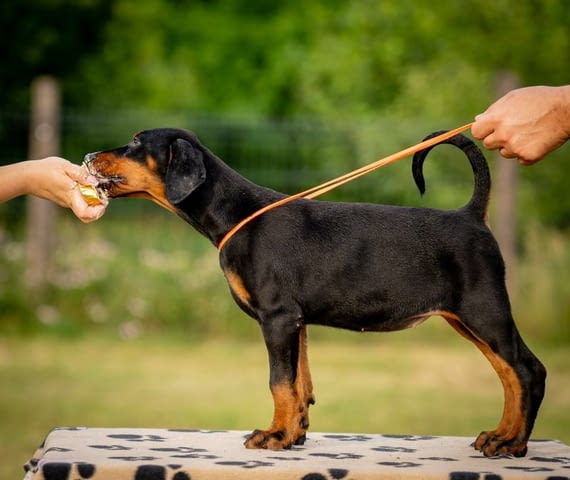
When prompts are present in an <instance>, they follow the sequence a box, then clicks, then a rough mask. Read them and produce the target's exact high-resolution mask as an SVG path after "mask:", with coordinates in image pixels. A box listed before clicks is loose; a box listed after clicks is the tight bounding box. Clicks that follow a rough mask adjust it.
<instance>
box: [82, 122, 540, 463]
mask: <svg viewBox="0 0 570 480" xmlns="http://www.w3.org/2000/svg"><path fill="white" fill-rule="evenodd" d="M445 143H450V144H452V145H455V146H457V147H459V148H460V149H461V150H462V151H463V152H464V153H465V155H466V156H467V158H468V160H469V162H470V164H471V167H472V169H473V172H474V176H475V187H474V192H473V195H472V198H471V199H470V201H469V202H468V203H467V204H466V205H465V206H464V207H462V208H459V209H457V210H452V211H445V210H435V209H429V208H406V207H400V206H387V205H376V204H364V203H337V202H326V201H316V200H305V199H300V200H295V201H294V202H291V203H288V204H287V205H284V206H281V207H279V208H277V209H275V210H272V211H270V212H268V213H265V214H264V215H261V216H260V217H258V218H256V219H255V220H253V221H252V222H250V223H248V224H247V225H246V226H245V227H244V228H242V229H241V230H240V231H239V232H237V233H236V234H235V235H234V236H233V237H232V238H231V239H230V240H229V241H228V243H227V244H226V245H225V247H224V248H223V249H222V250H221V252H220V265H221V268H222V270H223V272H224V275H225V277H226V279H227V282H228V284H229V288H230V290H231V293H232V295H233V298H234V299H235V301H236V302H237V304H238V305H239V306H240V307H241V308H242V309H243V310H244V311H245V312H246V313H247V314H249V315H250V316H251V317H253V318H254V319H255V320H257V322H258V323H259V325H260V327H261V330H262V332H263V336H264V339H265V343H266V346H267V350H268V352H269V366H270V389H271V393H272V395H273V401H274V408H275V410H274V416H273V421H272V423H271V425H270V426H269V428H267V430H254V431H253V432H252V433H251V434H250V435H249V436H248V438H247V440H246V441H245V446H246V447H247V448H268V449H282V448H289V447H291V445H298V444H302V443H303V442H304V440H305V435H306V432H307V429H308V427H309V415H308V410H309V406H310V405H311V404H313V403H314V402H315V397H314V396H313V386H312V382H311V375H310V372H309V364H308V359H307V325H311V324H317V325H328V326H331V327H337V328H344V329H349V330H356V331H362V332H366V331H374V332H386V331H394V330H400V329H404V328H408V327H412V326H415V325H418V324H419V323H421V322H423V321H424V320H426V319H427V318H428V317H431V316H433V315H439V316H441V317H443V318H444V319H445V320H447V322H448V323H449V324H450V325H451V326H452V327H453V328H454V329H455V330H456V331H457V332H458V333H460V334H461V335H462V336H464V337H465V338H467V339H468V340H470V341H471V342H473V343H474V344H475V346H476V347H477V348H479V350H481V352H482V353H483V355H485V357H487V359H488V360H489V362H490V363H491V365H492V366H493V368H494V369H495V371H496V372H497V374H498V376H499V378H500V380H501V382H502V384H503V388H504V411H503V416H502V419H501V421H500V423H499V425H498V426H497V428H496V429H495V430H491V431H485V432H482V433H481V434H479V436H478V437H477V439H476V440H475V443H474V447H475V448H476V449H477V450H480V451H481V452H483V454H484V455H486V456H494V455H503V454H510V455H514V456H524V455H525V454H526V451H527V441H528V439H529V436H530V434H531V430H532V428H533V425H534V421H535V418H536V415H537V412H538V409H539V406H540V403H541V401H542V397H543V394H544V384H545V377H546V371H545V369H544V367H543V366H542V364H541V363H540V362H539V360H538V359H537V358H536V357H535V356H534V355H533V354H532V353H531V351H530V350H529V349H528V348H527V346H526V345H525V344H524V342H523V340H522V339H521V337H520V335H519V332H518V330H517V327H516V326H515V323H514V321H513V317H512V314H511V308H510V304H509V298H508V294H507V290H506V287H505V280H504V276H505V275H504V263H503V259H502V257H501V253H500V251H499V248H498V246H497V243H496V241H495V239H494V238H493V235H492V234H491V232H490V231H489V229H488V228H487V226H486V224H485V216H486V210H487V204H488V200H489V192H490V187H491V180H490V175H489V169H488V167H487V162H486V160H485V158H484V156H483V154H482V153H481V151H480V150H479V149H478V148H477V146H476V145H475V144H474V143H473V142H472V141H471V140H469V139H467V138H466V137H464V136H462V135H457V136H454V137H452V138H451V139H450V140H447V141H446V142H445ZM428 151H429V149H428V150H424V151H422V152H420V153H418V154H416V155H415V156H414V158H413V162H412V172H413V177H414V180H415V182H416V184H417V186H418V188H419V189H420V191H421V192H422V193H423V190H424V177H423V173H422V172H423V170H422V167H423V163H424V159H425V157H426V155H427V153H428ZM85 165H86V166H87V168H88V169H89V171H90V172H91V173H92V174H93V175H95V176H96V177H97V178H98V179H99V180H100V185H99V187H98V189H99V190H100V192H101V193H102V194H104V195H107V196H108V197H146V198H148V199H150V200H152V201H154V202H156V203H157V204H159V205H160V206H162V207H164V208H166V209H168V210H170V211H171V212H173V213H175V214H176V215H179V216H180V217H181V218H182V219H184V220H185V221H186V222H188V223H189V224H191V225H192V226H193V227H194V228H196V230H198V231H199V232H200V233H201V234H203V235H205V236H206V237H207V238H209V239H210V241H211V242H212V243H213V244H214V245H218V244H219V242H220V240H221V239H222V238H223V237H224V235H225V234H226V232H228V231H229V230H230V229H231V228H232V227H233V226H234V225H235V224H236V223H238V222H239V221H241V220H242V219H243V218H245V217H247V216H248V215H250V214H251V213H253V212H255V211H257V210H258V209H260V208H262V207H264V206H266V205H268V204H270V203H273V202H275V201H277V200H279V199H282V198H284V197H285V195H284V194H282V193H279V192H276V191H273V190H270V189H268V188H265V187H262V186H259V185H256V184H254V183H252V182H250V181H248V180H247V179H245V178H243V177H242V176H241V175H239V174H238V173H237V172H236V171H234V170H232V169H231V168H229V167H228V166H227V165H226V164H225V163H224V162H223V161H222V160H220V159H219V158H218V157H216V156H215V155H214V154H213V153H212V152H210V151H209V150H208V149H207V148H206V147H205V146H204V145H202V144H201V143H200V141H199V140H198V138H197V137H196V135H195V134H193V133H192V132H189V131H186V130H181V129H171V128H160V129H153V130H147V131H143V132H140V133H138V134H136V135H135V136H134V137H133V139H132V140H131V141H130V143H129V144H127V145H125V146H123V147H120V148H117V149H114V150H107V151H102V152H96V153H91V154H88V155H86V157H85Z"/></svg>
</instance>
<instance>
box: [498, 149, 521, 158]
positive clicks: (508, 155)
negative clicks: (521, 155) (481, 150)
mask: <svg viewBox="0 0 570 480" xmlns="http://www.w3.org/2000/svg"><path fill="white" fill-rule="evenodd" d="M499 153H500V154H501V157H505V158H517V155H516V154H515V153H513V152H512V151H511V150H509V149H508V148H504V147H503V148H501V149H500V150H499Z"/></svg>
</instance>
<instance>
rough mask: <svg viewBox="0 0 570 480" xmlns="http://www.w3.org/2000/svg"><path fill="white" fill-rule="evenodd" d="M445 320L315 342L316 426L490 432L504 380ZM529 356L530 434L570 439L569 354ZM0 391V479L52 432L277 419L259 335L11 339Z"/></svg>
mask: <svg viewBox="0 0 570 480" xmlns="http://www.w3.org/2000/svg"><path fill="white" fill-rule="evenodd" d="M443 323H444V322H438V321H437V320H435V319H434V320H432V321H431V322H429V323H428V324H427V325H425V326H423V327H421V328H418V329H415V330H410V331H406V332H398V333H394V334H390V335H374V334H371V335H366V336H359V335H356V334H352V333H348V332H341V333H338V334H334V335H331V336H330V337H331V338H330V339H329V340H318V341H312V342H311V343H310V347H309V356H310V360H311V370H312V374H313V380H314V384H315V393H316V396H317V404H316V405H315V406H314V407H313V408H312V410H311V429H312V430H313V431H332V432H362V433H410V434H438V435H461V436H463V435H466V436H474V435H476V434H477V433H478V432H479V431H480V430H482V429H486V428H492V427H494V426H495V425H496V423H497V421H498V419H499V417H500V414H501V409H502V394H501V387H500V384H499V381H498V379H497V377H496V376H495V374H494V372H493V371H492V369H491V367H490V365H488V363H487V361H486V360H485V359H484V357H483V356H482V355H481V354H480V353H479V352H478V351H476V349H475V348H473V347H472V346H471V345H470V344H469V343H468V342H466V341H464V340H463V339H461V338H460V337H459V336H457V335H456V334H455V333H453V332H452V331H451V329H449V328H448V327H445V326H443ZM430 330H442V332H438V333H433V332H431V331H430ZM444 330H445V332H446V333H443V331H444ZM438 336H439V337H443V338H444V340H443V341H431V340H428V341H426V338H427V339H430V338H432V337H438ZM347 340H348V341H347ZM532 348H533V350H535V352H536V353H537V355H538V356H539V357H540V358H541V360H542V361H543V362H544V363H545V364H546V366H547V368H548V370H549V379H548V389H547V394H546V398H545V400H544V403H543V407H542V410H541V412H540V415H539V418H538V420H537V424H536V427H535V431H534V438H556V439H560V440H563V441H565V442H570V413H569V412H570V410H569V406H570V382H568V377H569V374H570V372H569V366H568V358H570V348H568V347H558V348H551V347H545V348H541V347H540V346H536V345H532ZM0 392H1V393H0V478H2V479H16V478H21V477H22V476H23V475H22V469H21V468H22V467H21V465H22V464H23V463H24V462H25V461H26V460H27V459H28V457H29V456H30V455H31V454H32V453H33V451H34V449H35V448H36V447H37V446H38V445H39V443H40V442H41V441H42V440H43V438H44V437H45V435H46V434H47V433H48V432H49V430H50V429H52V428H53V427H56V426H79V425H83V426H92V427H94V426H101V427H175V428H204V429H209V428H212V429H243V430H250V429H253V428H262V427H263V428H264V427H266V426H267V425H268V424H269V422H270V420H271V415H272V402H271V397H270V394H269V391H268V388H267V358H266V353H265V350H264V347H263V344H262V341H261V339H259V340H258V341H257V342H231V341H229V340H225V341H222V340H219V341H206V342H195V343H192V342H184V341H183V340H181V339H179V340H177V341H174V340H165V339H160V338H158V337H157V338H156V339H150V338H146V339H139V340H135V341H130V342H126V341H120V340H116V339H114V340H112V339H102V338H99V337H96V338H91V339H89V338H75V339H62V338H41V337H36V338H18V337H4V338H0Z"/></svg>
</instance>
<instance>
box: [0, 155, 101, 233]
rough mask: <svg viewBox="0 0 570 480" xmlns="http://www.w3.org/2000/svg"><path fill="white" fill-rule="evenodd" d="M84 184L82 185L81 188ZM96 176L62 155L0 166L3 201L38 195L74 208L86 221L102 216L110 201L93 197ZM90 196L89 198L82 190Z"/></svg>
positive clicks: (0, 192)
mask: <svg viewBox="0 0 570 480" xmlns="http://www.w3.org/2000/svg"><path fill="white" fill-rule="evenodd" d="M80 185H81V188H80ZM96 185H97V179H96V178H95V177H93V176H92V175H90V174H89V173H88V172H87V171H86V170H85V169H84V168H82V167H80V166H78V165H75V164H73V163H71V162H69V161H68V160H65V159H64V158H60V157H46V158H43V159H40V160H28V161H25V162H19V163H13V164H11V165H6V166H3V167H0V201H7V200H10V199H12V198H14V197H17V196H19V195H26V194H30V195H35V196H37V197H40V198H44V199H46V200H50V201H52V202H54V203H57V204H58V205H60V206H62V207H66V208H70V209H71V210H73V213H75V215H76V216H77V217H78V218H79V219H80V220H81V221H82V222H85V223H88V222H92V221H94V220H97V219H99V218H101V216H102V215H103V214H104V213H105V208H106V207H107V201H106V200H105V199H99V198H98V197H97V196H96V198H97V200H98V203H97V204H96V203H95V201H94V200H93V196H92V195H93V192H95V195H96V190H95V189H94V188H93V187H94V186H96ZM82 189H83V190H85V191H86V192H88V191H90V192H89V193H90V194H91V196H89V195H88V197H89V198H88V199H86V198H85V197H84V196H83V195H82V193H81V190H82Z"/></svg>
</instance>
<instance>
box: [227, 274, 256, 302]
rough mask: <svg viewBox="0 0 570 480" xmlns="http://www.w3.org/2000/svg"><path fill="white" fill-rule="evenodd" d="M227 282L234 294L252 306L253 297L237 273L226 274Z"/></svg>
mask: <svg viewBox="0 0 570 480" xmlns="http://www.w3.org/2000/svg"><path fill="white" fill-rule="evenodd" d="M225 275H226V280H227V281H228V284H229V286H230V288H231V290H232V292H234V294H235V295H236V296H237V297H238V298H239V299H240V300H241V301H242V302H243V303H244V304H246V305H247V306H250V300H251V295H250V293H249V292H248V291H247V289H246V288H245V285H244V283H243V280H242V278H241V277H240V276H239V275H238V274H237V273H235V272H233V271H231V270H229V271H227V272H225Z"/></svg>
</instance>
